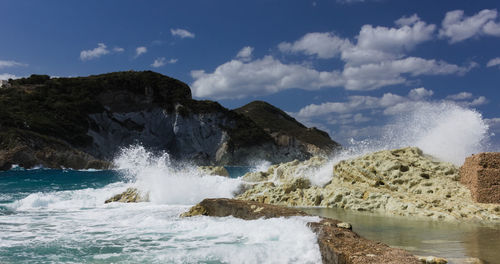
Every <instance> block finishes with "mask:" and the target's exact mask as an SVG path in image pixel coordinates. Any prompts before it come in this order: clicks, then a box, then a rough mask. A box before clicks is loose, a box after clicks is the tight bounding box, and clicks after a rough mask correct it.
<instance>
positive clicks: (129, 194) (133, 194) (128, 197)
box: [104, 188, 149, 203]
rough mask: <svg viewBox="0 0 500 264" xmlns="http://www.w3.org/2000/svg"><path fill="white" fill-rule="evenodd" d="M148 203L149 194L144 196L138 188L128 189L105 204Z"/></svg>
mask: <svg viewBox="0 0 500 264" xmlns="http://www.w3.org/2000/svg"><path fill="white" fill-rule="evenodd" d="M148 201H149V194H147V193H146V194H145V195H143V194H142V193H141V192H140V191H139V190H138V189H137V188H127V190H125V191H124V192H122V193H120V194H117V195H115V196H113V197H111V198H109V199H107V200H106V201H104V203H112V202H119V203H139V202H148Z"/></svg>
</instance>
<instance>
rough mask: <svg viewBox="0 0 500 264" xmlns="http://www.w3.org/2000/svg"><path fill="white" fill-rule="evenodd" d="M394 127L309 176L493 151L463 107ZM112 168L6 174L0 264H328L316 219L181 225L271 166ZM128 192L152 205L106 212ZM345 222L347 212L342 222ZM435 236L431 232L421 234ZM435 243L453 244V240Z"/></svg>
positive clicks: (141, 151) (147, 159)
mask: <svg viewBox="0 0 500 264" xmlns="http://www.w3.org/2000/svg"><path fill="white" fill-rule="evenodd" d="M429 115H430V116H429ZM398 122H399V123H398ZM408 124H411V125H408ZM388 127H389V129H388V130H387V132H386V133H385V134H384V136H383V137H381V138H379V139H371V140H365V141H354V140H353V141H352V142H350V143H351V144H350V146H349V147H347V148H345V149H344V151H343V152H342V153H341V154H339V155H337V156H335V157H333V158H332V159H331V161H330V162H329V163H328V164H327V165H326V166H325V167H324V168H321V169H318V171H317V172H316V173H314V172H313V173H311V174H309V175H305V176H306V177H310V178H311V181H312V182H313V183H314V184H318V185H321V184H323V183H324V182H326V181H328V180H330V179H331V177H334V175H333V174H332V171H331V168H332V167H331V166H332V164H334V163H335V162H337V161H339V160H342V159H345V158H350V157H355V156H359V155H362V154H365V153H368V152H372V151H376V150H381V149H392V148H397V147H405V146H418V147H420V148H421V149H422V150H423V151H424V153H427V154H431V155H433V156H435V157H438V158H440V159H442V160H444V161H449V162H453V163H455V164H461V163H462V162H463V160H464V159H465V157H466V156H468V155H470V154H472V153H477V152H480V151H484V150H485V149H486V148H487V146H488V145H487V143H488V141H487V138H488V133H489V132H488V125H487V123H486V122H485V121H484V119H483V118H482V116H481V114H480V113H478V112H476V111H475V110H473V109H469V108H466V107H463V106H459V105H455V104H442V103H441V104H429V105H428V106H427V108H425V107H423V108H422V109H417V110H416V111H414V112H413V113H412V115H410V116H406V117H404V118H403V117H402V118H401V119H400V120H399V121H397V122H395V123H394V124H393V125H391V126H388ZM497 151H498V150H497ZM114 164H115V166H116V169H114V170H73V169H69V168H61V169H46V168H42V167H35V168H29V169H26V168H20V167H17V166H13V168H12V169H11V170H9V171H5V172H0V263H321V255H320V251H319V246H318V244H317V241H316V236H315V234H313V233H312V231H311V230H310V229H309V228H307V226H306V223H307V222H313V221H319V217H317V216H310V217H291V218H275V219H257V220H251V221H247V220H241V219H236V218H233V217H206V216H196V217H190V218H181V217H179V215H180V214H181V213H183V212H185V211H187V210H188V209H189V208H190V207H191V206H192V205H194V204H196V203H198V202H200V201H201V200H203V199H205V198H231V197H234V195H235V193H236V192H238V190H239V189H240V187H241V184H242V180H241V176H242V175H243V174H244V173H246V172H248V171H264V170H266V169H267V167H269V166H270V163H269V162H267V161H255V162H254V165H252V166H244V167H228V171H229V172H230V177H221V176H211V175H205V174H203V173H202V172H200V171H199V170H198V169H197V167H196V166H194V165H192V164H189V163H182V164H181V163H178V162H174V161H172V160H171V159H170V158H169V155H168V153H159V154H158V153H151V152H149V151H148V150H147V149H145V148H144V147H142V146H141V145H134V146H129V147H126V148H122V149H121V150H120V151H119V152H118V153H117V155H116V158H115V160H114ZM300 176H304V175H300ZM129 187H136V188H138V189H139V190H143V191H146V192H148V193H149V198H150V201H149V202H141V203H108V204H105V203H104V201H105V200H106V199H108V198H110V197H111V196H113V195H115V194H118V193H121V192H123V191H124V190H126V189H127V188H129ZM310 212H311V213H313V214H314V213H315V212H316V213H315V214H317V215H325V214H326V215H329V213H325V211H321V212H319V211H317V210H316V211H315V210H311V211H310ZM330 213H331V212H330ZM345 214H349V212H342V213H339V216H342V215H345ZM329 216H331V215H329ZM333 216H334V217H335V215H333ZM385 217H388V216H385ZM364 218H365V217H362V219H364ZM348 219H355V218H352V217H351V218H348ZM366 219H369V218H367V217H366ZM368 222H370V221H368ZM387 222H388V221H385V220H382V221H380V223H387ZM389 222H390V221H389ZM396 222H397V224H395V225H399V227H396V226H395V227H393V228H392V230H397V231H396V232H395V233H396V236H397V233H404V232H402V231H401V230H405V228H404V225H405V223H408V222H409V223H411V220H410V219H408V221H406V220H405V221H396ZM358 224H359V225H360V226H356V224H355V225H354V226H355V230H359V231H360V233H361V235H363V233H362V232H364V231H363V230H368V231H366V234H367V235H368V237H369V238H370V239H375V240H379V241H383V242H384V241H385V243H388V244H390V245H391V246H399V247H403V248H407V249H409V250H412V249H414V251H415V252H421V251H419V250H421V249H422V246H421V245H422V241H420V240H418V239H417V240H418V241H417V240H416V241H415V242H414V243H413V244H411V243H410V244H409V245H408V244H404V245H401V244H398V242H397V241H398V239H393V240H384V239H386V238H387V237H392V238H393V236H394V235H393V236H389V234H391V233H390V230H391V227H390V226H389V227H387V226H384V230H385V232H384V233H381V234H380V236H371V235H370V232H371V233H374V232H373V230H376V229H377V226H374V225H370V224H369V223H367V221H358ZM431 225H432V223H431ZM370 226H371V227H370ZM401 226H403V227H401ZM363 227H364V228H363ZM428 228H429V227H428V225H423V227H422V228H421V230H419V231H415V233H423V232H426V229H427V230H428ZM447 228H448V227H447ZM481 228H482V227H481ZM488 228H490V229H491V230H493V231H491V232H482V233H485V235H486V237H479V238H478V239H479V240H480V239H492V241H498V239H497V238H494V237H493V238H492V237H491V235H492V234H493V235H495V234H497V235H498V234H499V232H498V230H500V228H498V227H488ZM445 230H446V229H445ZM473 230H475V229H473ZM495 230H496V231H495ZM471 232H473V233H476V231H471ZM375 233H377V232H375ZM442 233H443V234H446V233H447V232H442ZM448 233H451V232H448ZM477 233H481V232H479V231H477ZM480 235H481V234H478V236H480ZM488 235H489V236H488ZM386 236H387V237H386ZM444 236H446V235H444ZM427 240H429V239H427ZM430 240H432V241H434V240H439V241H450V240H447V239H446V237H444V238H439V239H430ZM394 241H396V242H394ZM454 243H455V244H454ZM456 243H466V242H464V241H458V242H457V238H456V237H454V238H453V239H452V244H453V245H456ZM419 245H420V247H419ZM450 245H451V244H450ZM453 245H451V246H453ZM493 245H496V244H494V243H493ZM444 248H446V243H445V244H444ZM462 248H463V247H462ZM443 251H445V252H446V250H444V249H443ZM455 251H456V250H455ZM455 251H453V252H455ZM458 251H459V253H456V252H455V253H453V254H452V257H453V256H456V255H460V256H461V257H462V256H475V253H470V252H469V253H468V252H466V250H465V249H464V250H460V249H459V250H458ZM489 251H498V250H494V249H493V250H489ZM434 255H439V252H437V253H436V254H434ZM476 255H477V254H476ZM476 257H477V256H476ZM498 257H499V259H500V256H498Z"/></svg>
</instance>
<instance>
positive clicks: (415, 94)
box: [408, 87, 434, 101]
mask: <svg viewBox="0 0 500 264" xmlns="http://www.w3.org/2000/svg"><path fill="white" fill-rule="evenodd" d="M432 95H434V91H432V90H427V89H425V88H424V87H420V88H415V89H412V90H411V91H410V92H409V93H408V98H410V99H411V100H415V101H419V100H422V99H424V98H427V97H431V96H432Z"/></svg>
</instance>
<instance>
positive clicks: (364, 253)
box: [182, 199, 421, 264]
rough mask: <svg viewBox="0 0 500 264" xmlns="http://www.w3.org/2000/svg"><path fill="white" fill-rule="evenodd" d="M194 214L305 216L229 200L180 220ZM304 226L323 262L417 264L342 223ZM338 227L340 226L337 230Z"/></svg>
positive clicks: (197, 209)
mask: <svg viewBox="0 0 500 264" xmlns="http://www.w3.org/2000/svg"><path fill="white" fill-rule="evenodd" d="M196 215H206V216H217V217H224V216H233V217H237V218H241V219H246V220H252V219H257V218H271V217H291V216H306V215H307V214H306V213H304V212H302V211H299V210H297V209H293V208H287V207H281V206H275V205H268V204H262V203H257V202H249V201H238V200H231V199H205V200H203V201H202V202H200V203H199V204H197V205H195V206H194V207H192V208H191V209H190V210H189V211H188V212H186V213H184V214H183V215H182V216H183V217H192V216H196ZM308 226H309V227H310V228H311V230H312V231H313V232H314V233H316V235H317V237H318V244H319V248H320V252H321V257H322V261H323V263H338V264H355V263H356V264H357V263H359V264H361V263H394V264H396V263H398V264H399V263H407V264H411V263H414V264H417V263H421V262H420V261H419V260H418V259H417V258H416V257H414V256H413V255H411V254H410V253H408V252H407V251H405V250H402V249H395V248H390V247H389V246H387V245H385V244H382V243H379V242H374V241H370V240H367V239H365V238H363V237H361V236H359V235H358V234H356V233H354V232H353V231H352V230H350V229H349V228H344V227H342V226H345V223H341V222H339V221H338V220H334V219H329V218H321V221H319V222H310V223H308ZM339 226H340V227H339Z"/></svg>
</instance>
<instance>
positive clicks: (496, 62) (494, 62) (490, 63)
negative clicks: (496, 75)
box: [486, 58, 500, 67]
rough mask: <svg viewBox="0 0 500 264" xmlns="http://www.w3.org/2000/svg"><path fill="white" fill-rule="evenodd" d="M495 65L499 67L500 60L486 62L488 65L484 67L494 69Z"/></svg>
mask: <svg viewBox="0 0 500 264" xmlns="http://www.w3.org/2000/svg"><path fill="white" fill-rule="evenodd" d="M497 65H500V58H494V59H491V60H490V61H488V63H487V64H486V67H494V66H497Z"/></svg>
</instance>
